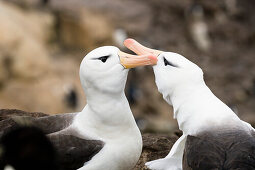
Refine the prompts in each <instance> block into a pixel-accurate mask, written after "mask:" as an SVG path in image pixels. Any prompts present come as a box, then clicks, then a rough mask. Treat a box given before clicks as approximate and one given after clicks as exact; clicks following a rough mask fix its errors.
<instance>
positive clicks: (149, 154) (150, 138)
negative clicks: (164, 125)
mask: <svg viewBox="0 0 255 170" xmlns="http://www.w3.org/2000/svg"><path fill="white" fill-rule="evenodd" d="M178 138H179V137H178V136H177V135H175V134H172V135H169V136H168V135H158V134H144V135H143V152H142V155H141V157H140V159H139V161H138V163H137V165H136V167H135V168H134V169H135V170H145V169H147V168H146V167H145V163H146V162H148V161H152V160H155V159H160V158H164V157H165V156H166V155H167V154H168V153H169V151H170V150H171V148H172V146H173V144H174V143H175V141H176V140H177V139H178Z"/></svg>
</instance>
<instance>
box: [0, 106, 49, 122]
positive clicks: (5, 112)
mask: <svg viewBox="0 0 255 170" xmlns="http://www.w3.org/2000/svg"><path fill="white" fill-rule="evenodd" d="M14 116H29V117H44V116H49V115H47V114H45V113H40V112H24V111H22V110H17V109H0V121H1V120H5V119H8V118H11V117H14Z"/></svg>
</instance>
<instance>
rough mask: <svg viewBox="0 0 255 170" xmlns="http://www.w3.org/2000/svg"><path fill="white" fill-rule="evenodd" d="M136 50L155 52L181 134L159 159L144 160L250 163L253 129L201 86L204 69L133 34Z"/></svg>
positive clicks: (204, 167) (167, 168)
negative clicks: (146, 44)
mask: <svg viewBox="0 0 255 170" xmlns="http://www.w3.org/2000/svg"><path fill="white" fill-rule="evenodd" d="M125 45H126V46H127V47H128V48H129V49H131V50H133V51H134V52H135V53H137V54H140V55H141V54H153V55H156V56H158V63H157V65H155V66H153V70H154V74H155V81H156V84H157V87H158V90H159V92H160V93H162V95H163V98H164V99H165V100H166V101H167V103H169V104H170V105H172V106H173V109H174V118H176V119H177V122H178V125H179V129H180V130H182V131H183V135H182V136H181V137H180V138H179V139H178V140H177V141H176V143H175V144H174V145H173V147H172V149H171V151H170V153H169V154H168V155H167V156H166V157H165V158H163V159H158V160H154V161H151V162H147V163H146V166H147V167H148V168H150V169H153V170H181V169H185V170H215V169H217V170H218V169H219V170H220V169H226V170H230V169H242V170H248V169H249V170H251V169H255V132H254V129H253V128H252V126H251V125H250V124H248V123H247V122H244V121H242V120H240V119H239V118H238V116H237V115H236V114H235V113H234V112H233V111H232V110H231V109H230V108H229V107H228V106H227V105H226V104H224V103H223V102H222V101H221V100H219V99H218V98H217V97H216V96H215V95H214V94H213V93H212V92H211V90H210V89H209V88H208V87H207V86H206V84H205V82H204V79H203V71H202V70H201V69H200V68H199V67H198V66H197V65H196V64H194V63H192V62H190V61H189V60H187V59H186V58H185V57H183V56H181V55H179V54H176V53H172V52H162V51H158V50H153V49H149V48H147V47H144V46H142V45H141V44H139V43H138V42H136V41H135V40H132V39H127V40H126V41H125Z"/></svg>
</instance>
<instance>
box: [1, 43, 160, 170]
mask: <svg viewBox="0 0 255 170" xmlns="http://www.w3.org/2000/svg"><path fill="white" fill-rule="evenodd" d="M156 61H157V58H156V57H154V56H152V55H147V54H146V55H142V56H136V55H130V54H127V53H124V52H121V51H120V50H119V49H118V48H117V47H113V46H104V47H99V48H97V49H95V50H93V51H91V52H90V53H88V54H87V55H86V56H85V57H84V59H83V60H82V62H81V65H80V80H81V84H82V86H83V88H84V91H85V94H86V100H87V104H86V106H85V107H84V109H83V110H82V111H81V112H78V113H67V114H60V115H53V116H46V117H41V118H32V117H13V118H10V119H6V120H3V121H1V122H0V131H1V133H4V132H5V131H8V129H10V128H12V127H14V126H15V125H17V124H22V123H23V124H24V123H27V124H29V125H34V126H36V127H39V128H41V129H42V130H43V131H44V132H45V133H46V134H47V136H48V137H49V139H50V140H51V142H52V143H53V144H54V145H55V147H56V148H57V150H58V152H59V154H60V156H61V158H62V165H61V169H62V170H64V169H70V170H71V169H79V170H103V169H104V170H131V169H132V168H133V167H134V166H135V164H136V162H137V161H138V159H139V157H140V154H141V151H142V137H141V133H140V131H139V129H138V127H137V125H136V122H135V120H134V117H133V115H132V112H131V110H130V107H129V104H128V101H127V99H126V97H125V94H124V87H125V83H126V79H127V74H128V68H132V67H136V66H143V65H152V64H155V63H156ZM52 102H54V101H52ZM38 166H40V165H38Z"/></svg>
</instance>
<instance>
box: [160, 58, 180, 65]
mask: <svg viewBox="0 0 255 170" xmlns="http://www.w3.org/2000/svg"><path fill="white" fill-rule="evenodd" d="M166 63H167V65H170V66H172V67H179V66H177V65H175V64H173V63H171V62H169V61H168V60H167V59H166V58H165V57H164V64H165V65H166Z"/></svg>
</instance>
